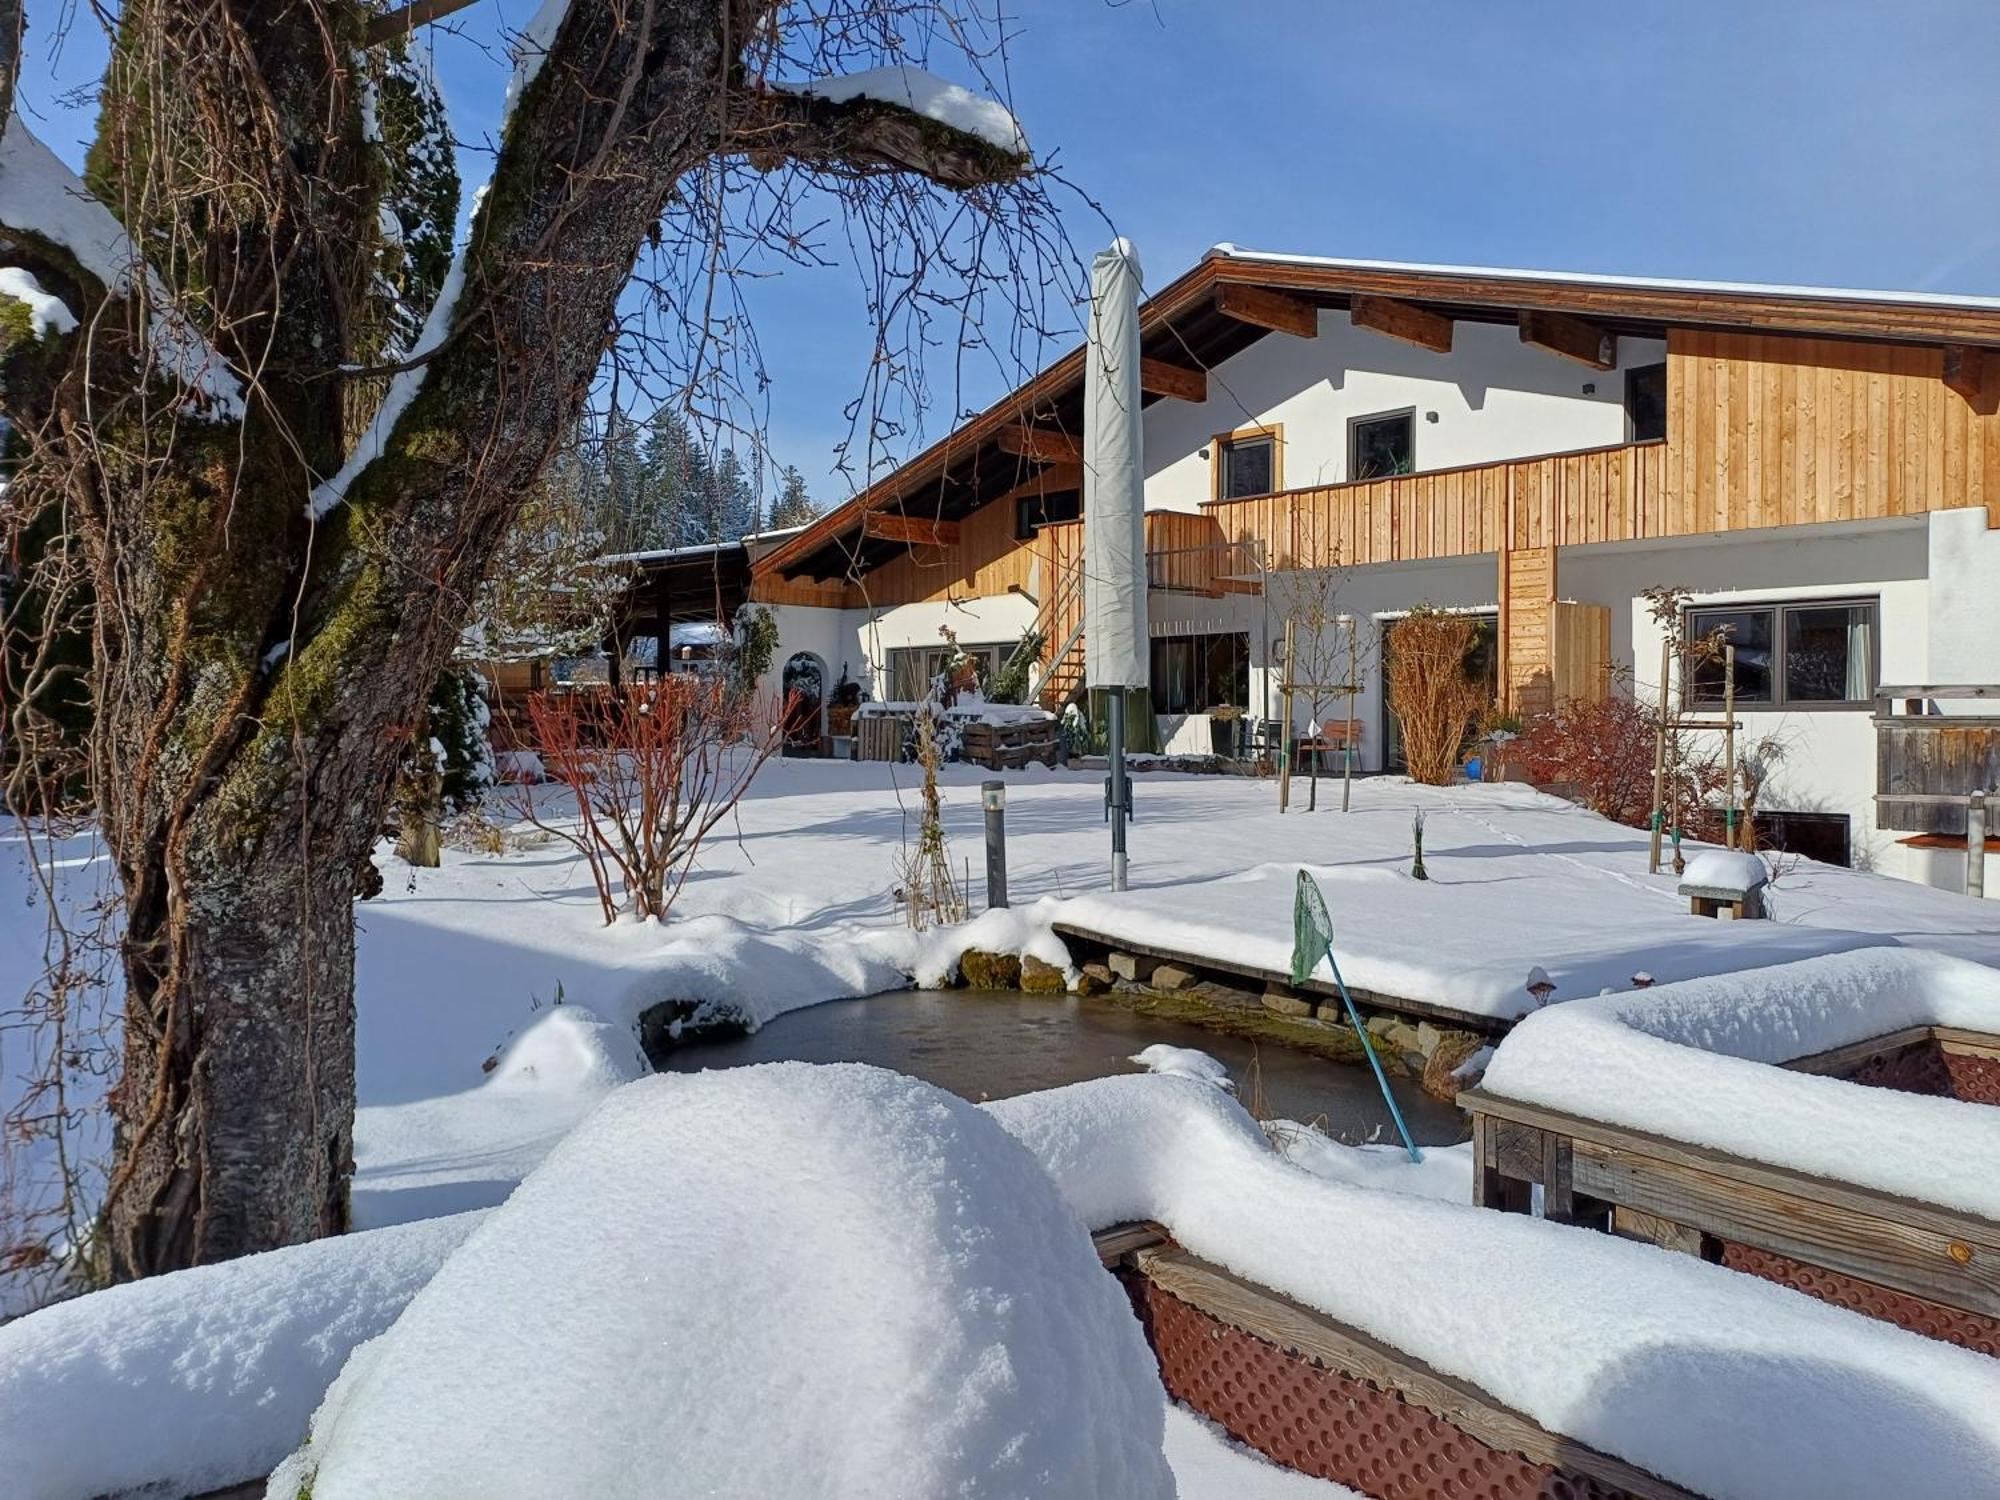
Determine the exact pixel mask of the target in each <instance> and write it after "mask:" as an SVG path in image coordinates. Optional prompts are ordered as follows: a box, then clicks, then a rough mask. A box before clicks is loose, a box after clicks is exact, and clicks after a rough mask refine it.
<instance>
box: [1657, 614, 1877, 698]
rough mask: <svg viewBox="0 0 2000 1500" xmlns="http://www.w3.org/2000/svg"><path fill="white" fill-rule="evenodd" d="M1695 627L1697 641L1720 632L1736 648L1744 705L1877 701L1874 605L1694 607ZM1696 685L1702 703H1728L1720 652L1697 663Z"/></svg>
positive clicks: (1691, 624)
mask: <svg viewBox="0 0 2000 1500" xmlns="http://www.w3.org/2000/svg"><path fill="white" fill-rule="evenodd" d="M1687 629H1688V638H1689V639H1690V640H1695V641H1698V640H1702V639H1704V638H1706V637H1708V636H1712V635H1715V634H1717V633H1718V632H1720V633H1721V634H1722V637H1723V639H1724V640H1725V641H1726V642H1727V643H1728V644H1729V645H1731V646H1734V647H1735V648H1736V701H1737V702H1738V703H1741V704H1748V705H1761V706H1768V707H1773V708H1779V707H1789V708H1814V707H1821V706H1828V705H1834V704H1855V703H1868V702H1870V701H1871V700H1872V699H1873V698H1874V695H1875V606H1874V604H1873V603H1863V602H1852V603H1850V602H1847V601H1838V602H1833V603H1821V602H1819V601H1817V600H1815V601H1811V602H1808V603H1801V604H1765V605H1745V606H1732V607H1730V608H1727V609H1691V610H1689V611H1688V614H1687ZM1691 688H1692V692H1691V697H1692V700H1693V702H1694V704H1695V705H1696V706H1698V707H1701V708H1719V707H1720V706H1721V704H1722V699H1723V662H1722V658H1721V656H1720V655H1717V656H1715V657H1713V658H1711V659H1704V660H1701V661H1698V662H1696V663H1695V665H1694V669H1693V680H1692V683H1691Z"/></svg>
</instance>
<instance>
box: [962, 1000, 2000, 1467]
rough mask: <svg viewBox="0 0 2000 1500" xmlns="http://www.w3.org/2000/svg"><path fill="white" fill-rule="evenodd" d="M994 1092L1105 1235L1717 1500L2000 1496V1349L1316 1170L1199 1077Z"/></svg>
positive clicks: (996, 1107)
mask: <svg viewBox="0 0 2000 1500" xmlns="http://www.w3.org/2000/svg"><path fill="white" fill-rule="evenodd" d="M1528 1024H1529V1025H1530V1026H1532V1025H1534V1024H1536V1023H1535V1022H1530V1023H1528ZM1522 1029H1523V1030H1526V1029H1527V1028H1526V1027H1524V1028H1522ZM1515 1034H1516V1035H1517V1036H1518V1035H1520V1032H1516V1033H1515ZM985 1107H986V1109H987V1110H989V1111H990V1112H991V1113H992V1114H993V1115H994V1116H995V1117H996V1118H998V1119H999V1121H1000V1122H1001V1123H1002V1124H1003V1125H1005V1126H1006V1127H1007V1128H1008V1129H1009V1130H1011V1131H1012V1132H1014V1134H1015V1135H1016V1136H1018V1137H1019V1138H1020V1139H1021V1140H1022V1141H1023V1142H1024V1143H1026V1144H1027V1146H1028V1148H1029V1149H1030V1150H1031V1151H1033V1152H1034V1153H1035V1155H1036V1156H1037V1157H1038V1158H1040V1160H1041V1162H1042V1164H1043V1166H1044V1167H1046V1168H1047V1169H1048V1170H1049V1172H1050V1174H1051V1175H1052V1176H1054V1177H1055V1179H1056V1181H1057V1182H1058V1183H1059V1184H1061V1186H1062V1189H1063V1194H1064V1196H1065V1197H1066V1198H1067V1199H1068V1200H1069V1202H1070V1205H1071V1207H1072V1208H1073V1209H1074V1210H1075V1211H1076V1213H1077V1214H1078V1215H1079V1216H1081V1217H1082V1219H1083V1220H1084V1222H1085V1223H1086V1224H1088V1225H1090V1226H1091V1227H1092V1228H1103V1227H1106V1226H1109V1225H1111V1224H1114V1223H1120V1222H1124V1221H1128V1220H1135V1219H1154V1220H1157V1221H1159V1222H1160V1223H1162V1224H1164V1225H1165V1226H1166V1227H1167V1228H1168V1230H1169V1231H1170V1232H1171V1233H1172V1235H1173V1237H1174V1240H1175V1241H1176V1243H1178V1244H1180V1245H1181V1246H1183V1247H1184V1248H1186V1249H1187V1250H1189V1251H1191V1252H1192V1253H1193V1254H1195V1255H1198V1256H1200V1257H1202V1258H1203V1259H1205V1260H1208V1261H1210V1262H1213V1263H1215V1264H1217V1265H1220V1266H1222V1267H1224V1268H1226V1269H1227V1270H1229V1271H1232V1272H1234V1273H1235V1274H1236V1275H1239V1276H1242V1277H1245V1278H1246V1279H1248V1280H1251V1281H1254V1282H1257V1283H1260V1284H1262V1285H1264V1286H1267V1287H1271V1288H1274V1289H1276V1290H1278V1291H1281V1292H1283V1293H1285V1294H1286V1295H1288V1296H1290V1297H1292V1298H1293V1299H1295V1300H1297V1301H1299V1302H1303V1303H1304V1304H1305V1305H1306V1306H1308V1307H1311V1308H1315V1309H1317V1310H1318V1311H1320V1312H1321V1313H1324V1314H1326V1315H1327V1316H1328V1317H1331V1318H1333V1319H1335V1320H1337V1321H1339V1322H1341V1323H1344V1324H1347V1325H1348V1326H1350V1327H1353V1328H1358V1329H1360V1330H1361V1331H1362V1332H1364V1333H1368V1334H1371V1335H1373V1336H1374V1337H1376V1338H1378V1339H1381V1340H1382V1341H1384V1342H1385V1343H1388V1344H1390V1345H1391V1346H1392V1347H1394V1348H1397V1349H1400V1350H1402V1351H1404V1352H1405V1353H1408V1354H1411V1355H1414V1356H1415V1357H1416V1358H1418V1359H1420V1360H1422V1361H1423V1362H1425V1363H1426V1364H1429V1365H1431V1366H1432V1367H1434V1368H1436V1369H1439V1370H1442V1371H1445V1372H1446V1373H1448V1374H1452V1375H1456V1376H1459V1377H1460V1378H1461V1379H1465V1380H1469V1381H1471V1382H1472V1383H1473V1384H1475V1385H1477V1386H1479V1387H1480V1388H1482V1389H1483V1390H1485V1391H1487V1392H1489V1393H1490V1394H1492V1395H1493V1396H1495V1397H1497V1398H1498V1399H1499V1400H1500V1401H1502V1402H1504V1403H1506V1404H1507V1405H1509V1406H1512V1407H1514V1408H1515V1409H1516V1410H1519V1411H1522V1412H1524V1413H1526V1414H1527V1415H1528V1416H1530V1417H1532V1418H1534V1419H1535V1420H1536V1421H1537V1422H1539V1423H1541V1424H1542V1425H1543V1426H1544V1427H1546V1428H1548V1429H1549V1430H1550V1431H1552V1432H1557V1433H1561V1434H1564V1435H1566V1436H1568V1437H1570V1438H1573V1439H1575V1440H1576V1441H1578V1442H1582V1443H1587V1444H1589V1445H1590V1446H1591V1447H1593V1448H1596V1449H1598V1450H1600V1451H1602V1452H1605V1453H1610V1454H1613V1455H1615V1456H1617V1457H1619V1458H1623V1459H1625V1460H1626V1461H1628V1462H1630V1463H1634V1464H1638V1465H1639V1466H1641V1467H1642V1468H1646V1469H1650V1470H1652V1471H1653V1472H1654V1473H1656V1474H1659V1475H1660V1476H1662V1477H1663V1478H1665V1479H1668V1480H1671V1481H1672V1482H1674V1483H1676V1484H1679V1485H1682V1486H1684V1487H1686V1488H1688V1489H1691V1490H1693V1491H1695V1492H1697V1493H1700V1494H1705V1495H1737V1496H1753V1495H1755V1496H1779V1495H1812V1496H1815V1497H1816V1500H1834V1497H1853V1500H1876V1497H1880V1496H1883V1495H1901V1494H1911V1493H1917V1492H1921V1493H1924V1494H1937V1495H1955V1494H1985V1493H1990V1492H1991V1490H1992V1484H1993V1475H1994V1473H1995V1472H1996V1471H2000V1361H1996V1360H1992V1359H1988V1358H1986V1357H1985V1356H1983V1355H1979V1354H1974V1353H1972V1352H1971V1351H1969V1350H1965V1349H1960V1348H1957V1347H1956V1346H1954V1345H1950V1344H1944V1343H1940V1342H1937V1341H1934V1340H1931V1339H1925V1338H1920V1337H1918V1336H1916V1335H1914V1334H1911V1333H1909V1332H1907V1331H1905V1330H1903V1329H1901V1328H1896V1327H1893V1326H1891V1325H1889V1324H1886V1323H1881V1322H1877V1321H1876V1320H1874V1319H1872V1318H1868V1317H1864V1316H1862V1315H1861V1314H1859V1313H1854V1312H1849V1311H1847V1310H1846V1309H1844V1308H1838V1307H1833V1306H1831V1305H1829V1304H1827V1303H1823V1302H1819V1301H1816V1300H1814V1299H1813V1298H1810V1297H1801V1296H1799V1295H1798V1294H1797V1293H1795V1292H1792V1291H1790V1290H1788V1289H1786V1288H1782V1287H1776V1286H1772V1285H1770V1284H1769V1283H1767V1282H1763V1281H1759V1280H1757V1279H1756V1278H1754V1277H1750V1276H1743V1275H1740V1274H1738V1273H1736V1272H1733V1271H1728V1270H1725V1269H1724V1268H1722V1267H1720V1266H1715V1265H1710V1264H1708V1263H1707V1262H1705V1261H1701V1260H1698V1259H1696V1258H1694V1257H1692V1256H1685V1255H1677V1254H1674V1253H1672V1252H1669V1251H1664V1250H1660V1249H1658V1248H1657V1247H1655V1246H1652V1245H1645V1244H1638V1243H1635V1242H1632V1241H1629V1240H1622V1239H1618V1238H1615V1237H1613V1236H1611V1235H1607V1234H1597V1233H1593V1232H1591V1231H1588V1230H1580V1229H1576V1228H1573V1227H1570V1226H1567V1225H1560V1224H1551V1223H1546V1222H1544V1221H1542V1220H1539V1219H1533V1218H1530V1217H1528V1216H1527V1215H1525V1214H1499V1213H1494V1212H1492V1211H1491V1210H1489V1209H1480V1208H1474V1207H1472V1206H1471V1205H1470V1204H1462V1203H1444V1202H1437V1201H1433V1200H1430V1199H1427V1198H1423V1197H1419V1196H1416V1195H1415V1194H1412V1193H1407V1192H1381V1191H1377V1190H1374V1189H1371V1188H1365V1187H1355V1186H1350V1185H1348V1184H1345V1183H1340V1182H1334V1181H1329V1180H1326V1179H1324V1178H1317V1177H1314V1176H1312V1175H1310V1174H1309V1173H1307V1172H1305V1171H1303V1170H1301V1169H1300V1168H1298V1167H1295V1166H1293V1165H1291V1164H1290V1163H1289V1162H1287V1161H1284V1160H1282V1159H1281V1158H1280V1157H1278V1156H1277V1155H1275V1154H1274V1153H1273V1152H1272V1151H1271V1150H1270V1148H1269V1147H1268V1145H1267V1144H1266V1142H1265V1140H1264V1138H1263V1136H1262V1134H1261V1133H1260V1132H1259V1131H1258V1128H1257V1126H1256V1124H1255V1123H1254V1122H1253V1121H1252V1120H1251V1118H1250V1116H1249V1115H1248V1114H1247V1113H1245V1112H1244V1110H1243V1108H1242V1106H1240V1105H1239V1104H1237V1103H1236V1102H1235V1101H1234V1100H1233V1099H1231V1098H1230V1097H1229V1096H1228V1095H1226V1094H1224V1093H1222V1092H1221V1091H1219V1090H1217V1089H1213V1088H1210V1087H1208V1086H1206V1085H1205V1084H1200V1083H1195V1082H1193V1081H1191V1080H1188V1079H1180V1078H1155V1077H1148V1076H1143V1075H1133V1076H1128V1077H1122V1078H1101V1079H1096V1080H1093V1081H1091V1082H1088V1083H1079V1084H1072V1085H1071V1086H1069V1087H1068V1088H1062V1089H1052V1090H1049V1091H1047V1092H1045V1093H1039V1094H1026V1095H1022V1096H1020V1097H1018V1098H1013V1099H1002V1100H998V1101H996V1102H994V1103H992V1104H989V1105H987V1106H985Z"/></svg>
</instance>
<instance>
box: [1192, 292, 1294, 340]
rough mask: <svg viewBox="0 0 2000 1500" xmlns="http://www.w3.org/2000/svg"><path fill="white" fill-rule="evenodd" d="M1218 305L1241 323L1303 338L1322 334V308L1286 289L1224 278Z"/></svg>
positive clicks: (1226, 314) (1217, 295) (1217, 297)
mask: <svg viewBox="0 0 2000 1500" xmlns="http://www.w3.org/2000/svg"><path fill="white" fill-rule="evenodd" d="M1215 307H1216V311H1218V312H1220V313H1222V314H1224V315H1225V316H1227V317H1231V318H1234V319H1235V320H1236V321H1237V322H1239V323H1249V324H1252V325H1253V326H1255V327H1258V328H1268V329H1270V330H1271V331H1272V332H1273V333H1290V334H1296V335H1297V336H1298V337H1299V338H1302V339H1309V338H1315V337H1317V336H1318V334H1319V309H1318V308H1316V307H1314V306H1313V305H1312V303H1310V302H1302V301H1300V300H1299V299H1298V298H1297V297H1288V296H1286V295H1285V294H1284V293H1283V292H1267V291H1266V290H1264V288H1263V287H1260V286H1243V285H1241V284H1240V283H1237V282H1233V281H1232V282H1224V283H1223V284H1222V285H1221V286H1218V287H1217V288H1216V289H1215Z"/></svg>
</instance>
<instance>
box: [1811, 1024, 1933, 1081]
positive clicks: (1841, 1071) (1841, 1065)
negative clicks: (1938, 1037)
mask: <svg viewBox="0 0 2000 1500" xmlns="http://www.w3.org/2000/svg"><path fill="white" fill-rule="evenodd" d="M1930 1039H1931V1028H1930V1027H1928V1026H1905V1027H1903V1028H1902V1029H1901V1030H1900V1031H1891V1032H1888V1033H1886V1034H1884V1035H1882V1036H1874V1037H1869V1038H1868V1039H1867V1040H1865V1041H1860V1042H1855V1043H1853V1044H1852V1045H1850V1046H1846V1047H1830V1048H1828V1049H1827V1050H1826V1051H1824V1052H1811V1053H1808V1054H1807V1055H1806V1056H1804V1057H1795V1058H1793V1059H1792V1060H1791V1061H1790V1062H1788V1063H1784V1064H1781V1066H1783V1067H1785V1068H1787V1069H1789V1070H1790V1071H1792V1072H1794V1073H1816V1074H1822V1075H1825V1076H1828V1077H1833V1078H1845V1077H1846V1076H1847V1075H1848V1074H1849V1073H1852V1072H1853V1071H1854V1070H1855V1069H1856V1068H1859V1067H1860V1066H1861V1065H1862V1064H1864V1063H1867V1062H1871V1061H1873V1060H1874V1059H1875V1058H1878V1057H1886V1056H1888V1055H1889V1054H1891V1053H1895V1052H1901V1051H1903V1050H1904V1049H1906V1048H1909V1047H1915V1046H1922V1045H1924V1044H1925V1043H1927V1042H1929V1041H1930Z"/></svg>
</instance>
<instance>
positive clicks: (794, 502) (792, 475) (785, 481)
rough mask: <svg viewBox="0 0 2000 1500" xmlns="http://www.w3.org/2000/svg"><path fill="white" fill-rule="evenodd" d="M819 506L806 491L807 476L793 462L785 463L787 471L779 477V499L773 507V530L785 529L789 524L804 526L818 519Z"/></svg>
mask: <svg viewBox="0 0 2000 1500" xmlns="http://www.w3.org/2000/svg"><path fill="white" fill-rule="evenodd" d="M818 516H819V506H818V505H817V504H815V503H814V501H813V497H812V496H811V495H809V494H807V493H806V476H805V475H803V474H801V473H800V472H799V471H798V468H797V466H795V465H793V464H786V465H785V472H784V473H783V474H781V475H780V476H779V477H778V499H777V503H776V504H775V505H773V506H772V507H771V526H772V529H773V530H783V529H784V528H786V527H788V526H803V525H805V524H806V523H807V522H808V521H812V520H815V519H817V518H818Z"/></svg>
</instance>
